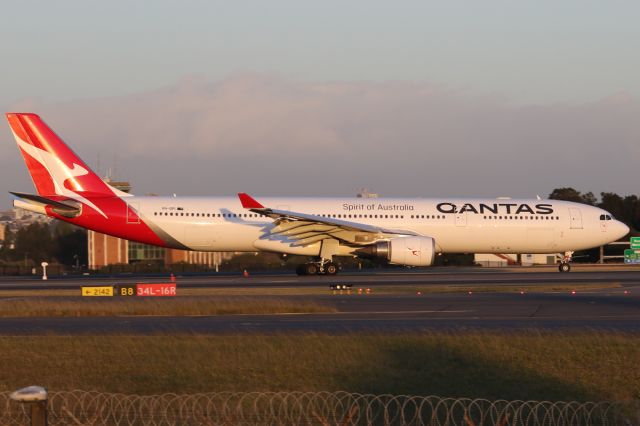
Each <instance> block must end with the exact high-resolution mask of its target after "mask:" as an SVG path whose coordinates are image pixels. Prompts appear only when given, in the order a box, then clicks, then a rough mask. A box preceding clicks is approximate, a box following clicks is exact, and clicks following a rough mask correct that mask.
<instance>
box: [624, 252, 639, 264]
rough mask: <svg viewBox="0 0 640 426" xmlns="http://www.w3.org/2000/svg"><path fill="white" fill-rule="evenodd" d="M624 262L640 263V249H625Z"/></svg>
mask: <svg viewBox="0 0 640 426" xmlns="http://www.w3.org/2000/svg"><path fill="white" fill-rule="evenodd" d="M624 263H638V264H640V250H638V249H627V250H625V251H624Z"/></svg>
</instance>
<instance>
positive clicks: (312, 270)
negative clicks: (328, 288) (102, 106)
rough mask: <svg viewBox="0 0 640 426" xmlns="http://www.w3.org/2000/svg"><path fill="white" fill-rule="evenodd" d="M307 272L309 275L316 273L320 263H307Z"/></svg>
mask: <svg viewBox="0 0 640 426" xmlns="http://www.w3.org/2000/svg"><path fill="white" fill-rule="evenodd" d="M305 272H306V274H307V275H315V274H317V273H318V265H316V264H315V263H307V264H306V265H305Z"/></svg>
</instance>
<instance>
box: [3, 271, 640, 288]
mask: <svg viewBox="0 0 640 426" xmlns="http://www.w3.org/2000/svg"><path fill="white" fill-rule="evenodd" d="M576 269H577V268H576ZM516 271H518V270H516ZM168 278H169V277H168V276H167V275H166V274H165V275H163V276H143V277H135V276H127V275H123V276H117V277H101V276H97V277H91V276H86V277H85V276H75V277H62V278H55V277H53V278H50V279H49V280H47V281H43V280H41V279H36V278H15V277H13V278H11V277H0V290H43V289H49V290H62V289H74V288H80V287H81V286H87V285H96V286H97V285H103V284H104V285H114V284H131V283H153V282H167V281H168ZM177 281H178V284H179V286H180V287H181V288H224V287H235V288H237V287H246V288H255V287H262V288H268V287H318V286H329V285H330V284H353V285H354V286H360V287H362V286H365V287H375V286H381V285H383V286H406V285H451V286H456V285H457V286H468V285H482V284H488V285H509V286H511V285H527V286H528V285H548V284H563V283H590V284H603V283H620V284H638V283H640V268H636V267H634V268H629V270H623V271H599V270H595V271H579V270H578V271H574V272H570V273H559V272H556V271H555V269H546V270H544V271H542V272H538V271H536V270H535V269H534V270H533V271H526V272H525V271H522V272H521V271H518V272H514V270H511V269H503V270H501V269H483V268H474V269H472V268H462V269H459V270H458V269H449V268H446V269H445V268H434V269H433V270H428V271H427V272H423V271H420V272H410V271H407V272H400V273H399V272H375V273H368V272H367V273H344V274H339V275H336V276H332V277H328V276H310V277H306V276H303V277H298V276H296V275H294V274H283V275H266V274H265V275H259V274H257V275H251V276H250V277H249V278H243V277H242V276H239V275H214V276H180V275H177Z"/></svg>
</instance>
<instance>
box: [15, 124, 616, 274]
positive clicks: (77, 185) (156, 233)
mask: <svg viewBox="0 0 640 426" xmlns="http://www.w3.org/2000/svg"><path fill="white" fill-rule="evenodd" d="M6 117H7V120H8V122H9V125H10V127H11V131H12V133H13V136H14V137H15V140H16V142H17V144H18V147H19V150H20V152H21V154H22V156H23V158H24V161H25V163H26V166H27V168H28V171H29V173H30V175H31V178H32V180H33V183H34V185H35V187H36V191H37V194H29V193H21V192H11V194H13V195H14V196H15V199H14V206H15V207H19V208H22V209H25V210H29V211H31V212H35V213H40V214H43V215H47V216H49V217H53V218H56V219H59V220H62V221H65V222H69V223H72V224H74V225H77V226H80V227H83V228H87V229H91V230H94V231H96V232H100V233H104V234H108V235H112V236H115V237H119V238H123V239H127V240H131V241H137V242H140V243H145V244H150V245H154V246H160V247H167V248H175V249H183V250H197V251H233V252H256V251H266V252H273V253H280V254H282V255H289V254H291V255H303V256H309V257H311V258H313V259H314V260H313V261H311V262H309V263H307V264H304V265H302V266H301V267H299V268H298V270H297V272H298V273H299V274H300V275H315V274H325V275H333V274H336V273H337V272H338V269H339V268H338V264H337V263H336V262H335V260H334V258H336V257H339V256H352V257H354V256H355V257H360V258H370V259H378V260H381V261H384V262H388V263H390V264H396V265H405V266H411V267H413V266H430V265H433V263H434V259H435V256H436V255H437V254H440V253H558V257H559V259H560V262H559V265H558V268H559V270H560V271H561V272H568V271H569V270H570V269H571V266H570V261H571V260H572V255H573V252H574V251H576V250H583V249H588V248H592V247H597V246H601V245H604V244H608V243H610V242H613V241H616V240H618V239H620V238H622V237H624V236H625V235H627V234H628V233H629V228H628V227H627V226H626V225H625V224H624V223H622V222H620V221H618V220H615V219H614V218H613V216H612V215H611V214H610V213H609V212H607V211H605V210H602V209H600V208H597V207H593V206H589V205H585V204H579V203H573V202H567V201H559V200H541V199H539V198H538V199H510V198H498V199H458V198H455V199H421V198H311V197H308V198H288V197H287V198H285V197H282V198H274V197H268V198H267V197H264V198H259V200H260V201H258V200H256V199H255V198H253V197H252V196H250V195H248V194H246V193H239V194H238V197H176V196H171V197H160V196H134V195H132V194H129V193H125V192H122V191H120V190H118V189H116V188H114V187H112V186H110V185H109V184H108V183H106V182H105V181H103V180H102V179H101V178H100V177H99V176H98V175H97V174H95V173H94V172H93V171H92V170H91V169H90V168H89V167H88V166H87V165H86V164H85V163H84V162H83V161H82V160H81V159H80V158H79V157H78V156H77V155H76V154H74V152H73V151H72V150H71V149H70V148H69V147H68V146H67V145H66V144H65V143H64V142H63V141H62V139H60V138H59V137H58V136H57V135H56V134H55V133H54V132H53V131H52V130H51V129H50V128H49V127H48V126H47V125H46V124H45V122H44V121H43V120H42V119H41V118H40V117H39V116H38V115H36V114H33V113H7V114H6Z"/></svg>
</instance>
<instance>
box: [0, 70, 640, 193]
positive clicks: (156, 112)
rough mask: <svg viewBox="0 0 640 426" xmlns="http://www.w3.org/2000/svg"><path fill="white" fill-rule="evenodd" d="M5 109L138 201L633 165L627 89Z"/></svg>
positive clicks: (366, 91)
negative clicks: (38, 122) (556, 96)
mask: <svg viewBox="0 0 640 426" xmlns="http://www.w3.org/2000/svg"><path fill="white" fill-rule="evenodd" d="M13 108H18V109H21V110H26V109H28V110H32V111H34V112H37V113H39V114H41V115H42V117H43V118H44V119H45V121H47V122H48V123H49V124H50V125H51V126H52V127H53V128H54V129H55V130H56V132H57V133H58V134H60V135H61V136H62V137H63V138H64V139H65V140H66V141H67V142H68V143H69V144H70V145H71V146H72V147H73V149H74V150H75V151H76V152H78V153H79V154H80V155H81V156H83V157H84V159H85V161H87V162H88V163H89V164H94V165H95V164H96V160H95V159H96V158H97V156H98V154H100V156H101V163H102V169H105V168H106V167H105V166H107V165H108V166H111V165H112V163H113V162H114V161H113V160H112V158H113V157H114V156H116V157H117V163H118V172H119V173H120V174H121V175H123V176H124V177H127V178H130V179H131V180H132V183H133V185H134V189H137V191H136V192H138V193H145V192H156V193H170V192H179V193H182V194H193V195H196V194H202V195H215V194H233V193H235V192H238V191H252V192H257V193H259V194H269V195H352V194H354V193H355V191H356V190H357V189H358V188H361V187H368V188H371V189H372V190H375V191H378V192H381V193H383V194H384V195H386V196H414V195H415V196H445V195H448V196H472V195H477V196H483V197H484V196H500V195H512V196H534V195H535V194H537V193H540V194H541V195H546V194H548V193H549V192H550V191H551V190H552V189H553V188H556V187H561V186H574V187H576V188H578V189H580V190H584V191H587V190H591V191H594V192H599V191H604V190H606V191H614V192H619V193H632V192H633V191H635V190H636V185H635V184H634V174H633V170H634V169H637V165H636V163H637V162H638V161H640V156H639V154H640V120H638V117H640V103H639V102H638V100H637V99H634V98H632V97H630V96H628V95H625V94H616V95H613V96H611V97H610V98H607V99H603V100H602V101H600V102H596V103H590V104H583V105H569V104H553V105H538V106H516V105H513V104H511V103H510V102H509V101H508V100H507V99H505V98H501V97H498V96H493V95H491V96H490V95H487V96H477V95H475V96H471V95H469V94H467V93H466V92H464V91H454V90H447V89H444V88H441V87H437V86H433V85H429V84H427V83H420V82H393V81H392V82H307V81H295V80H290V79H286V78H281V77H277V76H256V75H242V76H236V77H234V78H229V79H226V80H221V81H214V82H210V81H207V80H205V79H203V78H199V77H189V78H185V79H183V80H181V81H180V82H178V83H177V84H176V85H175V86H172V87H167V88H163V89H160V90H156V91H152V92H144V93H138V94H134V95H129V96H123V97H112V98H100V99H87V100H75V101H69V102H65V103H58V104H50V103H43V102H42V101H40V100H38V99H29V100H25V101H23V102H21V105H14V106H13ZM4 134H5V138H3V139H4V140H7V141H8V140H9V139H10V134H9V133H8V130H7V132H5V133H4ZM0 155H1V156H2V157H0V158H2V160H0V162H2V164H0V165H2V166H3V167H2V170H3V171H0V179H2V184H1V185H0V186H1V187H0V189H1V190H3V191H5V192H6V191H8V190H9V189H22V190H25V189H28V188H29V185H30V183H29V182H28V180H27V179H25V176H26V173H25V172H17V167H18V166H17V163H21V160H20V161H18V160H19V156H18V154H17V151H16V149H15V148H14V147H12V146H10V144H7V143H3V144H2V146H0ZM20 166H21V167H22V165H21V164H20ZM16 173H18V176H19V177H20V179H16V178H15V174H16ZM8 182H12V183H15V182H19V183H20V185H19V186H20V187H21V188H15V187H12V188H9V187H8Z"/></svg>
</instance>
